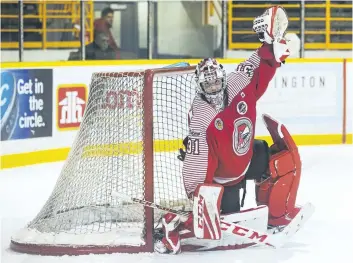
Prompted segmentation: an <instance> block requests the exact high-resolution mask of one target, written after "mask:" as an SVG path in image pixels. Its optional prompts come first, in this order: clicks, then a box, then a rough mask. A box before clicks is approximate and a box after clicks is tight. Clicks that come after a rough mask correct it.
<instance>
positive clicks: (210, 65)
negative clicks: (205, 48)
mask: <svg viewBox="0 0 353 263" xmlns="http://www.w3.org/2000/svg"><path fill="white" fill-rule="evenodd" d="M195 81H196V83H197V86H198V89H199V90H198V92H199V93H201V94H202V95H203V96H204V97H205V99H206V100H207V101H208V102H209V103H210V104H211V105H212V106H213V107H214V108H215V109H216V110H221V109H223V108H224V96H225V89H226V86H227V83H226V72H225V70H224V69H223V66H222V65H221V64H219V63H218V62H217V61H216V60H215V59H213V58H206V59H203V60H202V61H201V62H200V63H199V64H198V65H197V67H196V72H195Z"/></svg>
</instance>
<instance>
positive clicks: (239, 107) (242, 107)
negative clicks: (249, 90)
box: [237, 101, 248, 115]
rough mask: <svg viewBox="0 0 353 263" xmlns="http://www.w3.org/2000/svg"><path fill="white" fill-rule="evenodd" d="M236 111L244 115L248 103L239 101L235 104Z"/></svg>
mask: <svg viewBox="0 0 353 263" xmlns="http://www.w3.org/2000/svg"><path fill="white" fill-rule="evenodd" d="M237 111H238V113H239V114H240V115H244V114H245V113H246V112H247V111H248V104H246V102H245V101H240V102H239V103H238V104H237Z"/></svg>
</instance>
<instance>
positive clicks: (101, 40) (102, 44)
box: [69, 32, 116, 60]
mask: <svg viewBox="0 0 353 263" xmlns="http://www.w3.org/2000/svg"><path fill="white" fill-rule="evenodd" d="M85 51H86V52H85V54H86V56H85V59H86V60H114V59H116V52H115V51H114V50H113V49H112V48H111V47H110V46H109V36H108V35H107V34H106V33H104V32H94V41H93V42H92V43H90V44H88V45H86V47H85ZM80 59H81V49H80V50H78V51H77V52H71V53H70V56H69V60H80Z"/></svg>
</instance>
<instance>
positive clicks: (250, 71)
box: [155, 6, 311, 254]
mask: <svg viewBox="0 0 353 263" xmlns="http://www.w3.org/2000/svg"><path fill="white" fill-rule="evenodd" d="M287 26H288V18H287V15H286V13H285V10H284V9H283V8H282V7H280V6H273V7H271V8H269V9H267V10H265V12H264V13H263V15H261V16H259V17H256V18H255V19H254V22H253V30H254V31H255V32H256V33H257V35H258V37H259V40H260V41H261V42H262V45H261V47H260V48H259V49H257V50H256V51H255V52H254V53H253V54H252V55H251V56H250V58H249V59H247V60H246V61H245V62H243V63H241V64H240V65H238V66H237V68H236V70H235V71H234V72H232V73H230V74H226V73H225V70H224V69H223V67H222V65H221V64H219V63H218V62H217V61H216V60H215V59H212V58H208V59H204V60H202V61H201V62H200V63H199V64H198V65H197V68H196V72H195V80H196V83H197V87H198V93H197V95H196V96H195V98H194V101H193V103H192V106H191V109H190V112H189V135H188V136H187V137H186V138H185V140H184V145H185V147H186V149H185V151H184V150H181V151H180V152H181V155H180V156H179V159H181V160H182V161H183V171H182V175H183V180H184V186H185V190H186V193H187V195H188V198H189V199H190V200H192V201H193V202H192V203H193V211H192V213H190V214H189V216H184V217H182V216H180V215H178V214H176V213H167V214H165V215H164V216H163V218H162V220H161V222H162V228H161V233H160V235H159V236H158V237H157V238H156V240H155V250H156V251H157V252H160V253H171V254H178V253H180V252H181V250H183V249H182V247H190V246H193V247H194V248H195V247H198V248H200V249H203V250H210V249H225V248H237V247H247V246H252V245H254V244H255V245H256V244H257V243H259V242H253V241H252V240H251V239H249V238H248V239H246V238H245V237H246V235H245V233H246V232H247V231H249V230H248V228H246V227H251V228H253V229H257V230H259V231H262V232H266V233H272V234H276V233H281V231H285V233H283V235H284V234H288V233H289V230H286V227H289V226H290V224H291V222H292V220H294V219H296V218H297V216H299V213H301V212H302V213H303V212H304V211H301V210H302V208H301V207H298V206H296V196H297V191H298V187H299V182H300V176H301V160H300V156H299V153H298V149H297V146H296V145H295V143H294V141H293V139H292V137H291V135H290V134H289V132H288V130H287V129H286V127H285V126H283V125H282V124H280V123H278V122H277V121H276V120H274V119H272V118H271V117H270V116H268V115H264V116H263V120H264V122H265V125H266V127H267V129H268V131H269V133H270V135H271V137H272V139H273V144H270V145H268V143H267V142H266V141H263V140H257V139H255V137H254V136H255V126H256V104H257V101H258V100H259V99H260V98H261V96H262V95H263V94H264V93H265V92H266V89H267V87H268V85H269V82H270V81H271V80H272V78H273V77H274V75H275V73H276V71H277V69H278V68H280V67H281V66H284V62H285V60H286V58H287V57H288V56H289V55H290V52H291V49H292V48H293V46H291V43H290V39H288V38H286V35H285V31H286V29H287ZM283 110H284V111H285V109H283ZM247 180H254V181H255V189H254V191H255V193H256V203H257V205H258V206H257V207H255V208H253V209H247V210H241V207H242V206H243V203H244V198H245V195H246V186H245V184H246V181H247ZM241 191H242V195H241ZM310 213H311V212H308V211H306V214H305V213H304V214H300V218H301V219H302V218H303V217H309V216H310ZM233 223H237V224H238V225H240V226H244V228H242V227H240V228H239V227H238V230H236V231H235V230H234V229H233V231H227V230H229V229H228V228H229V227H230V226H231V224H233ZM297 225H299V224H297V223H296V226H297ZM230 232H231V233H230ZM253 236H254V235H253Z"/></svg>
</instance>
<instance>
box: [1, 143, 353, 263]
mask: <svg viewBox="0 0 353 263" xmlns="http://www.w3.org/2000/svg"><path fill="white" fill-rule="evenodd" d="M299 150H300V153H301V157H302V161H303V174H302V179H301V184H300V188H299V193H298V199H297V203H298V204H304V203H305V202H307V201H310V202H312V203H313V204H314V205H315V206H316V211H315V213H314V215H313V217H312V218H311V219H310V220H309V221H308V222H307V223H306V225H305V226H304V228H303V229H301V230H300V231H299V232H298V233H297V234H296V235H295V236H294V238H293V239H292V240H291V241H290V242H289V243H288V244H286V245H285V246H284V247H283V248H281V249H272V248H251V249H243V250H236V251H216V252H197V253H196V252H194V253H182V254H180V255H177V256H171V255H160V254H155V253H150V254H149V253H141V254H135V255H129V254H110V255H88V256H63V257H47V256H45V257H43V256H33V255H27V254H20V253H16V252H13V251H11V250H10V249H9V243H10V238H11V236H12V235H14V234H15V233H16V232H17V231H18V230H19V229H21V228H23V227H24V226H25V225H26V224H27V223H28V222H29V221H30V220H32V219H33V218H34V216H36V214H37V213H38V212H39V210H40V209H41V208H42V206H43V205H44V202H45V201H46V200H47V198H48V197H49V195H50V193H51V191H52V189H53V187H54V184H55V182H56V179H57V177H58V175H59V172H60V170H61V167H62V165H63V164H62V163H53V164H42V165H36V166H28V167H22V168H16V169H10V170H1V175H0V234H1V250H0V253H1V255H0V258H1V263H44V262H45V263H52V262H64V263H71V262H72V263H81V262H82V263H83V262H85V263H86V262H92V263H93V262H99V263H113V262H114V263H116V262H119V263H122V262H123V263H125V262H129V263H133V262H140V263H152V262H153V263H161V262H168V263H177V262H178V263H179V262H180V261H183V262H191V261H192V262H194V263H205V262H214V261H217V262H226V263H278V262H286V263H298V262H310V263H315V262H320V263H325V262H335V263H341V262H342V263H343V262H344V263H345V262H353V253H352V247H353V229H352V228H353V227H352V222H353V212H352V205H351V202H352V200H353V192H352V187H353V184H352V181H353V177H352V175H353V170H352V161H353V158H352V156H353V147H352V145H349V146H348V145H340V146H315V147H311V146H310V147H309V146H306V147H300V148H299ZM247 187H248V194H247V198H246V207H251V206H254V205H255V202H254V193H253V190H252V187H253V185H252V184H251V183H250V182H249V184H248V185H247Z"/></svg>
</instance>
